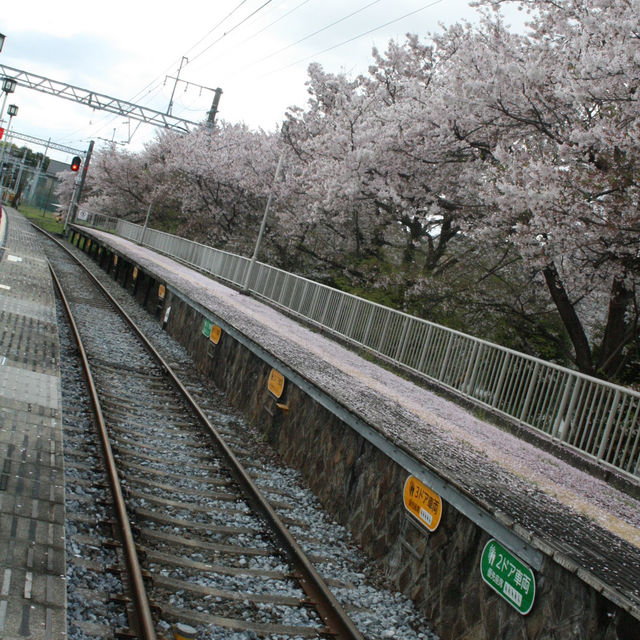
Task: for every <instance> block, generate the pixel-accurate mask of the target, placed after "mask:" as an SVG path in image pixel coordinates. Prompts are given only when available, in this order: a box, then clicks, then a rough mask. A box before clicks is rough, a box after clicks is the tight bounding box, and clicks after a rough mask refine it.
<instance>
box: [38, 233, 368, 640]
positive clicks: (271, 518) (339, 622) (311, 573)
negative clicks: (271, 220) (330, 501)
mask: <svg viewBox="0 0 640 640" xmlns="http://www.w3.org/2000/svg"><path fill="white" fill-rule="evenodd" d="M43 233H44V232H43ZM47 235H49V234H47ZM49 237H50V238H51V239H52V240H53V241H54V242H56V244H58V246H60V247H61V248H62V249H64V251H66V252H67V253H68V254H69V255H70V256H71V257H72V258H73V259H74V260H75V261H76V262H77V263H78V265H79V266H80V267H81V268H82V269H83V270H84V272H85V273H86V274H87V276H88V277H89V278H90V280H91V281H92V282H93V283H94V284H95V285H96V286H97V287H98V288H99V289H100V291H101V292H102V294H103V295H104V296H105V297H106V298H107V300H108V301H109V302H110V303H111V304H112V305H113V306H114V308H115V309H116V310H117V311H118V313H120V314H121V316H122V318H123V319H124V320H125V322H127V324H128V325H129V326H130V327H131V329H132V330H133V331H134V333H135V334H136V335H137V337H138V338H139V340H140V341H141V342H142V343H143V345H144V346H145V347H146V348H147V350H148V351H149V353H150V354H151V355H152V356H153V357H154V358H155V359H156V360H157V362H158V364H159V365H160V367H161V368H162V370H163V371H164V372H165V373H166V375H167V376H168V377H169V379H170V380H171V381H172V382H173V384H174V385H175V387H176V388H177V389H178V390H179V391H180V393H181V394H182V395H183V397H184V399H185V400H186V402H187V404H188V405H189V406H190V407H191V409H192V410H193V412H194V413H195V414H196V416H197V417H198V419H199V420H200V421H201V423H202V425H203V426H204V427H205V429H206V430H207V431H208V432H209V435H210V436H211V437H212V438H213V440H214V442H215V444H216V445H217V446H218V447H219V449H220V450H221V452H222V453H223V455H224V457H225V458H226V459H227V462H228V463H229V465H230V466H231V468H232V472H233V475H234V477H235V478H236V480H237V481H238V482H239V483H240V484H241V485H242V486H243V487H244V488H245V489H246V490H247V492H248V493H247V494H245V495H246V496H247V497H248V498H249V499H250V501H251V502H252V503H253V505H254V507H256V508H257V510H258V511H260V512H261V513H262V515H263V516H264V517H265V519H266V520H267V522H269V523H270V525H271V527H272V530H273V533H275V535H276V536H277V538H278V540H279V542H280V543H281V545H282V546H283V548H284V550H285V551H286V553H287V555H288V557H289V560H290V561H291V563H292V564H293V566H294V568H295V569H296V570H297V571H298V572H299V574H300V577H299V582H300V586H301V587H302V589H303V591H304V592H305V593H306V594H307V596H308V597H309V599H310V601H311V603H312V604H313V606H314V607H315V608H316V610H317V612H318V614H319V615H320V617H321V618H322V620H323V621H324V623H325V625H326V626H327V628H328V630H329V633H330V634H331V635H332V636H334V637H335V638H337V639H338V640H365V639H364V637H363V636H362V634H361V633H360V632H359V631H358V629H357V627H356V626H355V624H354V623H353V621H352V620H351V618H349V616H348V615H347V613H346V612H345V610H344V609H343V607H342V605H341V604H340V603H339V602H338V600H337V599H336V597H335V596H334V595H333V593H332V592H331V590H330V589H329V587H328V586H327V584H326V583H325V581H324V579H323V578H322V576H321V575H320V574H319V573H318V571H317V570H316V568H315V567H314V566H313V564H312V563H311V561H310V560H309V558H308V557H307V555H306V554H305V552H304V550H303V549H302V547H301V546H300V545H299V544H298V543H297V542H296V540H295V539H294V538H293V536H292V535H291V534H290V533H289V530H288V529H287V527H286V525H285V524H284V522H283V521H282V519H281V518H280V516H279V515H278V514H277V513H276V511H275V510H274V508H273V507H272V506H271V504H270V503H269V501H268V500H267V499H266V498H265V497H264V495H263V494H262V492H261V491H260V489H259V488H258V486H257V485H256V483H255V482H254V481H253V479H252V478H251V477H250V475H249V474H248V473H247V471H246V470H245V469H244V467H243V466H242V463H241V462H240V461H239V460H238V458H237V457H236V455H235V454H234V453H233V451H231V449H230V448H229V446H228V445H227V444H226V442H225V441H224V438H223V437H222V435H221V434H220V432H219V431H218V429H216V427H215V426H214V425H213V424H212V423H211V422H210V420H209V419H208V418H207V416H206V415H205V414H204V412H203V411H202V409H201V408H200V406H199V405H198V403H197V401H196V400H195V399H194V398H193V396H192V395H191V394H190V393H189V391H188V389H187V388H186V387H185V386H184V385H183V384H182V382H181V381H180V380H179V378H178V377H177V375H176V374H175V373H174V372H173V370H172V368H171V366H170V365H169V364H168V363H167V362H166V361H165V360H164V358H163V357H162V356H161V355H160V353H158V351H157V350H156V349H155V347H154V346H153V345H152V344H151V343H150V342H149V340H148V339H147V337H146V336H145V335H144V334H143V332H142V331H141V330H140V329H139V328H138V326H137V325H136V324H135V322H134V321H133V319H132V318H131V317H130V316H129V314H128V313H127V312H126V311H125V310H124V309H123V308H122V307H121V306H120V304H118V302H117V301H116V300H115V299H114V298H113V297H112V296H111V294H110V293H109V292H108V291H107V290H106V289H105V288H104V286H103V285H102V284H101V283H100V282H99V281H98V279H97V278H96V277H95V276H94V275H93V274H92V273H91V272H90V271H89V270H88V269H87V267H85V266H84V265H83V264H82V263H81V262H80V261H79V260H78V259H77V258H76V257H75V256H74V255H73V254H72V253H71V251H69V250H68V249H67V248H66V247H65V246H64V245H62V244H61V243H60V242H58V241H57V240H56V239H55V238H52V237H51V236H49Z"/></svg>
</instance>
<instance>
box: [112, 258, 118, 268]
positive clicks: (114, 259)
mask: <svg viewBox="0 0 640 640" xmlns="http://www.w3.org/2000/svg"><path fill="white" fill-rule="evenodd" d="M113 264H114V266H115V265H117V264H118V256H113Z"/></svg>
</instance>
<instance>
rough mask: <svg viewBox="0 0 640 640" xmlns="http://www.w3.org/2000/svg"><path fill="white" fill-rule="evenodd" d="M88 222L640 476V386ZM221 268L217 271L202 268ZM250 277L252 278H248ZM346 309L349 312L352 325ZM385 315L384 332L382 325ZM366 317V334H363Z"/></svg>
mask: <svg viewBox="0 0 640 640" xmlns="http://www.w3.org/2000/svg"><path fill="white" fill-rule="evenodd" d="M88 217H89V218H90V219H91V220H90V221H89V225H90V226H97V227H101V226H102V227H109V229H110V230H115V232H116V233H118V234H119V235H121V236H122V237H125V238H128V239H130V240H133V241H135V242H138V243H139V244H142V243H143V240H144V244H145V246H149V247H150V248H152V249H154V250H157V251H160V252H161V253H165V254H167V255H169V256H172V257H176V258H177V259H179V260H181V261H183V262H186V263H188V264H190V265H193V266H195V267H196V268H198V269H200V270H202V271H205V272H207V273H210V274H212V275H214V276H216V277H219V278H221V279H223V280H225V281H227V282H231V283H233V284H235V285H236V286H242V287H245V286H247V285H249V286H248V288H249V290H250V291H252V292H253V293H255V294H256V295H258V296H260V297H262V298H264V299H266V300H269V301H270V302H272V303H274V304H276V305H278V306H280V307H281V308H284V309H288V310H289V311H291V312H293V313H294V314H296V315H298V316H299V317H303V318H305V319H307V320H310V321H311V322H313V323H315V324H317V325H320V326H322V327H324V328H325V329H327V330H328V331H330V332H332V333H333V334H335V335H338V336H340V337H342V338H346V339H347V340H349V341H350V342H353V343H354V344H358V345H360V346H362V347H364V348H366V349H369V350H370V351H372V352H374V353H377V354H379V355H382V356H383V357H385V358H386V359H389V360H391V361H393V362H396V363H398V364H400V365H402V366H404V367H408V368H409V369H411V370H413V371H415V372H416V373H418V374H419V375H422V376H425V377H427V378H430V379H433V380H436V381H438V382H439V383H441V384H444V385H445V386H447V387H448V388H451V389H453V390H455V391H456V392H458V393H461V394H463V395H465V396H467V397H469V398H472V399H473V400H474V401H477V402H479V403H481V404H482V405H484V406H486V407H489V408H491V409H494V410H496V411H498V412H500V413H502V414H504V415H507V416H509V417H511V418H515V419H516V420H518V421H519V422H522V423H524V424H527V425H529V426H531V427H533V428H535V429H538V430H541V431H544V432H546V433H548V434H550V435H551V436H552V437H554V438H556V437H558V438H560V439H562V440H563V441H565V442H567V443H568V444H570V445H571V446H574V447H575V448H577V449H580V450H581V451H584V452H586V453H587V454H589V455H591V456H593V457H596V458H598V459H601V460H605V461H607V462H609V463H610V464H612V465H613V466H617V467H618V468H620V469H622V470H624V471H627V472H629V473H632V474H636V475H637V474H638V473H639V472H640V424H639V423H640V392H638V391H636V390H634V389H630V388H628V387H622V386H620V385H616V384H614V383H612V382H609V381H607V380H601V379H599V378H596V377H594V376H590V375H588V374H585V373H582V372H580V371H575V370H573V369H569V368H567V367H563V366H562V365H559V364H556V363H554V362H548V361H545V360H542V359H540V358H536V357H535V356H531V355H528V354H525V353H521V352H518V351H516V350H513V349H510V348H508V347H504V346H502V345H499V344H495V343H493V342H490V341H487V340H484V339H482V338H476V337H474V336H471V335H468V334H465V333H463V332H461V331H458V330H456V329H449V328H447V327H444V326H442V325H439V324H437V323H434V322H431V321H430V320H425V319H422V318H417V317H415V316H411V315H409V314H407V313H405V312H403V311H397V310H395V309H391V308H389V307H385V306H384V305H381V304H379V303H377V302H373V301H371V300H367V299H365V298H360V297H358V296H355V295H354V294H351V293H347V292H344V291H340V290H338V289H334V288H332V287H330V286H328V285H326V284H322V283H318V282H314V281H313V280H309V279H308V278H304V277H303V276H297V275H295V274H291V273H289V272H287V271H284V270H282V269H279V268H278V267H273V266H270V265H267V264H265V263H261V262H257V263H255V267H254V268H253V269H249V265H250V263H251V260H250V258H246V257H244V256H238V255H236V254H233V253H230V252H227V251H224V250H221V249H214V248H213V247H209V246H207V245H204V244H202V243H199V242H195V241H193V240H187V239H186V238H181V237H179V236H175V235H172V234H169V233H166V232H164V231H156V230H152V229H143V228H142V227H141V226H140V225H137V224H134V223H132V222H129V221H126V220H120V219H117V218H113V217H110V216H105V215H103V214H89V216H88ZM143 234H144V238H143V237H142V236H143ZM161 245H163V246H161ZM169 245H170V247H169ZM179 253H181V254H182V255H188V256H189V259H185V258H184V257H182V256H181V255H179ZM213 262H216V263H217V264H218V268H214V267H213V266H204V265H205V264H209V263H213ZM248 278H251V280H252V282H247V279H248ZM278 282H279V283H280V287H279V288H278V290H277V291H276V284H277V283H278ZM285 286H286V289H285ZM269 289H270V290H271V291H270V293H268V290H269ZM283 292H284V293H283ZM275 293H277V295H275ZM285 299H286V302H285ZM318 305H320V308H319V311H318ZM343 309H347V313H348V314H349V316H348V319H347V318H345V316H344V315H343ZM316 316H318V317H316ZM376 317H377V320H374V319H375V318H376ZM383 317H384V323H383V327H382V328H380V326H378V324H377V323H379V322H380V319H381V318H383ZM365 321H366V326H367V328H366V331H364V333H362V329H363V323H365ZM345 322H346V326H345V327H344V328H342V326H343V325H344V324H345ZM359 332H360V333H362V335H361V336H360V337H358V333H359ZM432 343H433V344H432ZM391 354H393V355H391ZM407 354H408V355H407ZM452 354H453V357H452Z"/></svg>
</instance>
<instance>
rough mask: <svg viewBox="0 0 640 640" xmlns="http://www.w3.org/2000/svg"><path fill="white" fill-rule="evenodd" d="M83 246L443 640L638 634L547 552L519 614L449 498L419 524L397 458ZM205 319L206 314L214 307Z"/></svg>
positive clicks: (143, 280)
mask: <svg viewBox="0 0 640 640" xmlns="http://www.w3.org/2000/svg"><path fill="white" fill-rule="evenodd" d="M83 244H84V241H82V242H81V246H83ZM85 248H86V249H87V250H88V251H89V252H90V253H92V254H93V255H94V257H95V258H96V259H97V260H98V261H99V262H100V263H101V264H102V266H103V267H104V268H105V269H107V270H109V272H110V273H111V274H112V276H113V277H115V278H116V279H117V280H118V281H119V282H120V283H121V284H122V285H123V286H125V287H127V289H128V290H129V291H130V292H131V293H132V294H133V295H135V296H136V298H137V300H138V301H139V302H140V303H141V304H142V305H144V306H145V307H146V308H147V309H148V310H149V311H150V312H151V313H154V314H155V315H156V317H157V318H158V320H159V321H160V322H162V321H163V320H164V318H165V310H166V309H168V308H169V307H170V308H171V312H170V316H169V319H168V322H167V323H166V329H167V331H168V332H169V333H170V334H171V335H172V336H173V337H174V338H175V339H176V340H177V341H178V342H180V343H181V344H183V345H184V346H185V347H186V348H187V350H188V351H189V352H190V353H191V355H192V356H193V358H194V360H195V361H196V363H197V366H198V368H199V369H200V371H201V372H202V374H203V375H204V376H206V377H207V378H209V379H211V380H212V381H213V382H214V383H215V384H216V386H217V387H219V388H220V389H222V390H223V391H224V392H225V394H226V396H227V398H228V400H229V401H230V402H231V403H232V404H233V405H234V406H236V407H238V408H239V409H240V410H242V411H243V412H244V414H245V415H246V416H247V418H248V419H249V420H250V421H251V422H252V423H254V424H255V425H257V426H258V428H259V429H260V430H261V432H262V433H263V434H264V437H265V439H267V440H268V441H269V442H270V444H271V445H273V447H274V448H275V449H276V450H277V451H278V452H279V453H280V454H281V456H282V458H283V460H284V461H285V463H286V464H288V465H290V466H292V467H294V468H296V469H298V470H300V471H301V472H302V473H303V475H304V476H305V478H306V479H307V481H308V483H309V485H310V487H311V488H312V490H313V491H314V492H315V493H316V495H317V496H318V497H319V499H320V500H321V502H322V503H323V504H324V506H325V507H326V508H327V509H328V511H329V512H330V513H331V514H332V515H333V516H334V517H335V518H336V520H337V521H339V522H341V523H343V524H344V525H345V526H347V527H348V529H349V530H350V531H351V532H352V533H353V535H354V537H355V539H356V540H357V541H358V543H359V544H360V545H361V546H362V548H363V549H364V550H365V551H366V552H367V553H368V554H369V555H370V557H371V558H372V559H373V560H374V561H375V562H376V564H377V565H378V566H379V568H380V571H381V572H383V573H384V574H385V575H386V576H387V577H388V578H389V579H390V580H391V582H392V583H393V585H394V586H395V587H396V588H397V589H399V590H401V591H402V592H404V593H405V594H407V595H408V596H410V597H411V598H412V599H413V601H414V602H415V603H416V605H417V606H418V607H419V608H420V609H421V610H422V611H423V612H424V613H425V614H426V616H427V617H429V618H430V619H431V620H432V621H433V623H434V625H435V628H436V631H437V632H438V633H439V634H440V635H441V637H442V638H443V640H449V639H451V640H453V639H456V640H498V639H500V638H504V639H512V638H513V639H516V638H517V639H521V638H522V639H525V638H530V639H536V640H542V639H558V640H560V639H562V640H571V639H576V640H577V639H585V640H587V639H588V640H597V639H603V640H616V639H619V640H631V639H632V638H633V639H637V638H639V637H640V625H639V624H638V621H636V620H635V619H633V618H632V617H630V616H629V615H628V614H626V613H625V612H624V611H622V610H621V609H618V608H617V607H616V606H614V605H613V604H612V603H611V602H609V601H608V600H606V599H605V598H603V597H602V596H601V595H600V594H599V593H597V592H596V591H595V590H593V589H591V588H590V587H588V586H587V585H586V584H585V583H584V582H583V581H582V580H581V579H579V578H578V577H577V576H576V575H574V574H573V573H571V572H570V571H567V570H566V569H564V568H563V567H562V566H560V565H559V564H558V563H556V562H555V561H554V560H553V559H551V558H550V557H548V556H546V557H545V559H544V561H543V564H542V566H541V567H540V569H539V571H536V597H535V602H534V605H533V608H532V610H531V612H530V613H529V614H528V615H526V616H522V615H520V614H519V613H518V612H517V611H516V610H515V609H513V608H512V607H511V606H510V605H509V604H508V603H506V602H505V601H504V600H503V599H502V598H501V597H499V596H498V595H497V594H496V593H495V592H494V591H492V590H491V589H490V588H489V587H488V586H487V585H486V584H485V583H484V582H483V580H482V578H481V575H480V569H479V566H480V558H481V554H482V551H483V548H484V546H485V544H486V542H487V541H488V540H489V535H488V534H487V533H486V532H485V531H483V530H482V529H481V528H480V527H478V526H477V525H476V524H474V523H473V522H471V521H470V520H469V519H467V518H466V517H465V516H464V515H462V514H461V513H459V512H458V511H456V510H455V509H454V508H453V507H452V506H451V505H448V504H447V505H445V508H444V512H443V516H442V521H441V523H440V525H439V527H438V529H437V530H436V531H435V532H434V533H429V532H427V531H426V529H424V528H423V527H421V526H420V525H419V524H418V523H417V522H416V521H415V520H414V519H413V518H412V517H411V516H409V515H408V514H407V512H406V510H405V509H404V507H403V504H402V497H401V496H402V487H403V485H404V482H405V480H406V478H407V475H408V473H407V471H406V470H405V469H403V468H402V467H400V466H399V465H398V464H396V463H395V462H394V461H392V460H390V459H389V458H388V457H387V456H386V455H385V454H384V453H383V452H381V451H380V450H379V449H377V448H376V447H374V446H373V445H372V444H371V443H370V442H369V441H367V440H365V439H364V438H363V437H362V436H360V435H359V434H358V433H356V432H355V431H354V430H353V429H351V427H350V426H349V425H347V424H346V423H345V422H343V421H342V420H340V419H339V418H338V417H336V415H334V414H332V413H331V412H330V411H328V410H327V409H326V408H324V407H323V406H321V405H320V404H319V403H318V402H316V401H315V400H314V399H312V398H311V397H310V396H309V395H307V394H306V393H305V392H304V391H303V390H302V389H300V388H299V387H296V386H295V385H293V384H292V383H291V382H289V381H288V382H287V383H286V386H285V391H284V394H283V396H282V398H281V399H280V400H278V401H276V400H275V398H274V396H273V395H272V394H271V393H270V392H269V391H268V389H267V384H268V377H269V374H270V371H271V366H270V365H268V364H267V363H266V362H265V361H264V360H263V359H261V358H260V357H259V356H258V355H256V352H255V350H252V349H251V348H248V347H247V346H246V345H245V344H242V343H241V342H239V341H237V340H235V339H234V338H233V337H232V336H231V335H229V334H228V333H225V332H224V331H223V334H222V337H221V339H220V342H219V343H218V344H217V345H214V344H213V343H212V342H211V341H210V340H209V339H208V338H207V337H206V336H204V335H203V332H202V328H203V324H204V320H205V316H204V315H203V313H202V310H200V309H198V308H196V306H194V305H192V304H191V303H190V301H189V300H187V299H185V298H184V297H182V296H179V295H175V294H174V293H172V292H171V291H167V292H166V294H165V297H164V298H162V297H160V296H159V295H158V292H159V288H160V285H162V284H163V283H161V282H157V281H156V280H155V279H154V277H153V276H152V275H149V274H144V273H143V272H142V271H137V273H135V274H134V268H135V265H133V264H130V263H128V262H127V261H126V260H123V258H122V256H120V257H119V258H118V259H117V260H114V255H113V254H112V253H111V252H110V251H108V250H103V249H102V248H101V249H99V250H98V248H97V247H96V245H95V244H92V245H90V246H88V247H85ZM134 275H136V277H135V278H134V277H133V276H134ZM207 318H208V319H210V320H214V321H215V320H216V318H215V310H211V312H210V313H209V312H207ZM278 403H279V404H280V405H286V406H287V407H288V410H286V409H282V408H279V407H278V406H277V405H278ZM398 640H401V639H398Z"/></svg>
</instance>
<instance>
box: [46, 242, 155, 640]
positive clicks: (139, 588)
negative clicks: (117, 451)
mask: <svg viewBox="0 0 640 640" xmlns="http://www.w3.org/2000/svg"><path fill="white" fill-rule="evenodd" d="M43 233H44V232H43ZM47 235H49V234H47ZM49 237H50V238H51V236H49ZM51 239H52V240H53V241H54V242H57V241H56V240H55V239H54V238H51ZM58 244H59V243H58ZM63 248H64V247H63ZM49 269H50V271H51V276H52V278H53V281H54V283H55V285H56V289H57V290H58V293H59V295H60V300H61V301H62V305H63V307H64V310H65V313H66V314H67V318H68V319H69V324H70V325H71V330H72V332H73V335H74V338H75V341H76V344H77V345H78V352H79V355H80V359H81V361H82V368H83V370H84V373H85V376H86V379H87V386H88V389H89V395H90V396H91V402H92V404H93V411H94V415H95V418H96V422H97V425H98V432H99V436H100V440H101V442H102V449H103V454H104V457H105V463H106V471H107V476H108V478H109V486H110V488H111V494H112V497H113V502H114V507H115V510H116V514H117V516H118V521H119V523H120V530H121V534H122V542H123V548H124V553H125V558H126V562H127V569H128V574H129V579H130V581H131V587H132V588H131V591H132V592H133V602H134V607H135V611H136V614H137V620H136V622H137V623H138V626H139V628H138V629H136V632H137V633H138V634H139V635H140V636H141V637H142V638H143V639H144V640H156V639H157V635H156V632H155V628H154V625H153V617H152V615H151V608H150V606H149V598H148V596H147V591H146V588H145V586H144V579H143V577H142V570H141V568H140V562H139V560H138V554H137V551H136V546H135V541H134V539H133V533H132V531H131V523H130V522H129V516H128V515H127V508H126V504H125V501H124V496H123V494H122V487H121V485H120V480H119V479H118V470H117V467H116V463H115V458H114V455H113V451H112V449H111V444H110V442H109V436H108V433H107V426H106V422H105V419H104V415H103V413H102V407H101V405H100V399H99V398H98V392H97V390H96V386H95V383H94V381H93V375H92V373H91V368H90V366H89V360H88V358H87V353H86V351H85V348H84V345H83V342H82V338H81V336H80V332H79V331H78V327H77V325H76V322H75V320H74V318H73V314H72V312H71V308H70V306H69V303H68V301H67V298H66V296H65V294H64V291H63V289H62V285H61V284H60V281H59V280H58V277H57V275H56V273H55V271H54V269H53V267H52V266H51V264H49Z"/></svg>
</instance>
